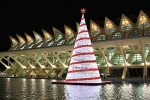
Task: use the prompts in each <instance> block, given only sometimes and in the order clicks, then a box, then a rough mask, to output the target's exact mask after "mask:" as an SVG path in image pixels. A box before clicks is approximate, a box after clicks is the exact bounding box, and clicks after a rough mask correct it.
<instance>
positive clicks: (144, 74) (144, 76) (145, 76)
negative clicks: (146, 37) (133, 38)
mask: <svg viewBox="0 0 150 100" xmlns="http://www.w3.org/2000/svg"><path fill="white" fill-rule="evenodd" d="M139 44H140V46H141V50H142V53H141V55H142V58H143V62H144V69H143V79H146V78H147V63H146V62H147V61H146V56H145V47H144V44H143V43H142V41H140V40H139Z"/></svg>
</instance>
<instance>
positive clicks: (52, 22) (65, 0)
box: [0, 0, 150, 52]
mask: <svg viewBox="0 0 150 100" xmlns="http://www.w3.org/2000/svg"><path fill="white" fill-rule="evenodd" d="M83 7H84V8H85V9H86V10H87V12H86V14H85V18H86V23H87V26H89V21H90V19H91V20H93V21H95V22H96V23H98V24H99V25H100V26H101V27H102V28H103V24H104V23H103V22H104V20H105V17H108V18H109V19H111V20H112V21H114V22H115V23H116V25H118V23H119V21H120V20H119V19H120V17H121V15H122V14H125V15H126V16H127V17H129V18H133V19H131V20H133V22H136V20H137V17H138V15H139V12H140V10H143V11H144V12H145V13H146V14H147V15H148V16H149V17H150V0H40V1H38V0H3V1H0V52H1V51H7V50H8V49H9V48H10V46H11V41H10V39H9V36H12V37H14V38H16V39H17V37H16V34H18V35H20V36H22V37H24V38H25V35H24V33H27V34H30V35H31V36H33V33H32V31H36V32H38V33H39V34H40V35H42V36H43V33H42V29H45V30H47V31H49V32H50V33H52V34H53V31H52V27H55V28H57V29H59V30H60V31H62V32H63V33H64V25H67V26H69V27H70V28H72V29H73V30H74V31H76V22H78V23H79V22H80V19H81V13H80V9H81V8H83Z"/></svg>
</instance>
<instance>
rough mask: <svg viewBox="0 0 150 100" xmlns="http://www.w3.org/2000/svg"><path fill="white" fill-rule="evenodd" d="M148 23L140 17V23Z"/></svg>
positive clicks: (144, 18)
mask: <svg viewBox="0 0 150 100" xmlns="http://www.w3.org/2000/svg"><path fill="white" fill-rule="evenodd" d="M146 22H148V21H147V19H146V17H145V16H141V17H140V23H146Z"/></svg>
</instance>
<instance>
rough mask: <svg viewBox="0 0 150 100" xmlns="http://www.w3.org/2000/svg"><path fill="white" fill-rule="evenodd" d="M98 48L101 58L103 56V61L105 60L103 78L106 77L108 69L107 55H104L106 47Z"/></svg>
mask: <svg viewBox="0 0 150 100" xmlns="http://www.w3.org/2000/svg"><path fill="white" fill-rule="evenodd" d="M98 49H99V50H100V52H101V53H102V55H103V58H104V59H105V61H106V65H107V67H106V69H105V73H104V76H105V78H107V76H108V71H109V62H108V59H107V57H106V56H105V49H106V48H104V49H102V48H100V47H98Z"/></svg>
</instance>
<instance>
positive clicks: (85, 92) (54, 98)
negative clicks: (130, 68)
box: [0, 78, 150, 100]
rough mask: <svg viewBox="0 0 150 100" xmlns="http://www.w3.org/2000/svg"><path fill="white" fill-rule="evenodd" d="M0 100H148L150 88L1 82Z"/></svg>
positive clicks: (15, 80) (40, 81)
mask: <svg viewBox="0 0 150 100" xmlns="http://www.w3.org/2000/svg"><path fill="white" fill-rule="evenodd" d="M0 100H150V84H149V83H141V82H134V83H124V82H120V83H114V84H109V85H102V86H82V85H81V86H79V85H57V84H51V80H48V79H25V78H0Z"/></svg>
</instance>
